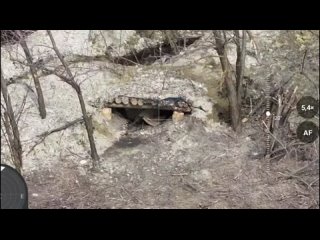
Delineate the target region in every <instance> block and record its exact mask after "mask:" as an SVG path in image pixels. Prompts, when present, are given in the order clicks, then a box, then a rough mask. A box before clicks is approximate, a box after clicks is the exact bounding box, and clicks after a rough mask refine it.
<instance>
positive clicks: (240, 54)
mask: <svg viewBox="0 0 320 240" xmlns="http://www.w3.org/2000/svg"><path fill="white" fill-rule="evenodd" d="M234 32H235V36H236V45H237V62H236V90H237V99H238V102H239V104H240V103H241V93H242V80H243V73H244V67H245V58H246V31H244V30H243V31H242V38H240V33H239V30H235V31H234ZM240 40H242V41H240ZM240 111H241V109H240Z"/></svg>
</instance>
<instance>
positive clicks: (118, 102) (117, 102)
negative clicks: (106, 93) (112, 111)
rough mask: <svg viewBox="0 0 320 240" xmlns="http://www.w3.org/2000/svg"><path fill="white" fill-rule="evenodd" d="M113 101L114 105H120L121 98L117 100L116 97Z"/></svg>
mask: <svg viewBox="0 0 320 240" xmlns="http://www.w3.org/2000/svg"><path fill="white" fill-rule="evenodd" d="M114 101H115V103H116V104H120V103H121V102H122V101H121V98H119V97H116V98H115V99H114Z"/></svg>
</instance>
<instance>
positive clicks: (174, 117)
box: [172, 111, 184, 123]
mask: <svg viewBox="0 0 320 240" xmlns="http://www.w3.org/2000/svg"><path fill="white" fill-rule="evenodd" d="M183 116H184V113H183V112H177V111H174V112H173V114H172V121H173V122H174V123H176V122H179V121H181V120H182V119H183Z"/></svg>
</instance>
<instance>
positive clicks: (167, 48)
mask: <svg viewBox="0 0 320 240" xmlns="http://www.w3.org/2000/svg"><path fill="white" fill-rule="evenodd" d="M199 38H200V37H189V38H181V39H178V40H177V41H176V42H175V46H176V49H177V50H178V52H176V49H175V48H173V47H172V46H171V45H170V43H164V44H162V45H160V44H158V45H156V46H154V47H149V48H144V49H143V50H141V51H139V52H135V51H132V52H131V53H130V54H127V55H125V56H122V57H116V58H114V62H115V63H117V64H122V65H126V66H133V65H136V64H141V65H150V64H152V63H154V62H155V61H156V60H158V59H160V58H162V57H164V56H166V57H172V56H174V55H177V54H179V52H180V51H181V50H182V49H183V48H184V47H187V46H189V45H191V44H192V43H194V42H195V41H196V40H198V39H199ZM160 48H161V52H160Z"/></svg>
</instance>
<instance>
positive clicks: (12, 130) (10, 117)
mask: <svg viewBox="0 0 320 240" xmlns="http://www.w3.org/2000/svg"><path fill="white" fill-rule="evenodd" d="M1 93H2V96H3V99H4V102H5V109H4V110H5V112H4V113H3V115H4V117H3V124H4V126H5V130H6V134H7V136H8V139H9V148H10V150H11V154H12V158H13V164H14V165H15V167H16V170H17V171H19V172H20V173H21V169H22V146H21V141H20V134H19V129H18V125H17V122H16V119H15V117H14V112H13V109H12V105H11V99H10V96H9V93H8V89H7V82H6V80H5V78H4V76H3V72H2V69H1Z"/></svg>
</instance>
